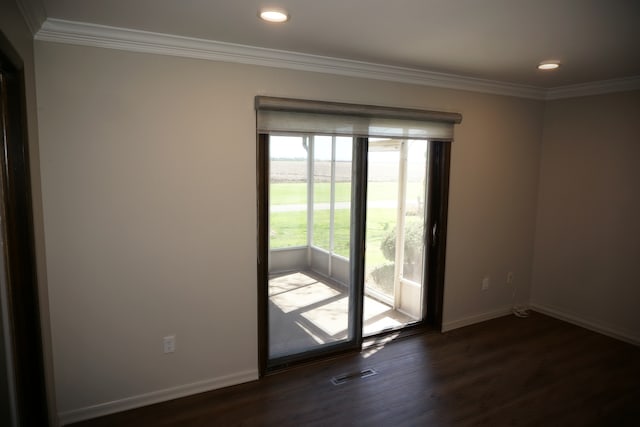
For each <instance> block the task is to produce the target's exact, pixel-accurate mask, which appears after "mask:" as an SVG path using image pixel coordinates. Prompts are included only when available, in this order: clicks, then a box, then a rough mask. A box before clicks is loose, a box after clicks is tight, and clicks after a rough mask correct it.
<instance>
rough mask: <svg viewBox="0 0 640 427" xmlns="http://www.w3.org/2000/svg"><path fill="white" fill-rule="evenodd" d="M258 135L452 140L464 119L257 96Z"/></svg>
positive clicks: (366, 106) (433, 112)
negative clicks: (458, 125) (457, 126)
mask: <svg viewBox="0 0 640 427" xmlns="http://www.w3.org/2000/svg"><path fill="white" fill-rule="evenodd" d="M255 108H256V112H257V130H258V133H281V134H320V135H339V136H356V137H369V138H402V139H438V140H452V139H453V125H454V124H458V123H460V122H461V121H462V115H460V114H458V113H448V112H439V111H429V110H419V109H410V108H394V107H383V106H377V105H359V104H346V103H339V102H327V101H308V100H302V99H291V98H275V97H269V96H256V98H255Z"/></svg>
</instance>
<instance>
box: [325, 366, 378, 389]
mask: <svg viewBox="0 0 640 427" xmlns="http://www.w3.org/2000/svg"><path fill="white" fill-rule="evenodd" d="M377 374H378V373H377V372H376V370H375V369H371V368H367V369H363V370H362V371H360V372H352V373H350V374H342V375H338V376H335V377H333V378H331V383H332V384H333V385H340V384H344V383H346V382H349V381H352V380H356V379H358V378H367V377H370V376H372V375H377Z"/></svg>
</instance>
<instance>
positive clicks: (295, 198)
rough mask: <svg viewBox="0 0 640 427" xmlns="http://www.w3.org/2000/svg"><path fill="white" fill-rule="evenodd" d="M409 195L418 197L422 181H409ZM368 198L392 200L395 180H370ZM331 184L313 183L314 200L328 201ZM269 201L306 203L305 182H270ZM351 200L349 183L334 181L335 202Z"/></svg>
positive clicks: (278, 203) (394, 194)
mask: <svg viewBox="0 0 640 427" xmlns="http://www.w3.org/2000/svg"><path fill="white" fill-rule="evenodd" d="M407 185H408V187H409V188H408V192H407V194H408V195H411V196H409V197H418V195H419V194H421V189H422V183H420V182H409V183H408V184H407ZM367 187H368V188H367V192H368V199H369V200H372V201H377V200H394V199H395V198H396V196H397V192H398V184H397V183H395V182H370V183H369V184H368V186H367ZM330 191H331V186H330V184H329V183H328V182H319V183H316V184H314V189H313V192H314V198H315V200H316V201H321V202H328V201H329V200H330ZM269 199H270V200H269V201H270V203H271V204H272V205H302V204H305V203H307V184H306V183H305V182H285V183H275V184H271V186H270V188H269ZM350 200H351V183H350V182H336V202H348V201H350Z"/></svg>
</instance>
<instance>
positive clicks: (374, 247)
mask: <svg viewBox="0 0 640 427" xmlns="http://www.w3.org/2000/svg"><path fill="white" fill-rule="evenodd" d="M350 212H351V211H350V210H349V209H336V210H335V224H334V230H335V233H334V250H335V252H336V253H337V254H338V255H342V256H344V257H346V258H348V257H349V247H350V239H351V232H350V231H351V230H350ZM314 218H315V221H314V227H313V237H314V241H313V244H314V245H315V246H318V247H321V248H323V249H328V248H329V210H321V211H317V212H315V216H314ZM395 222H396V211H395V209H389V208H377V209H369V210H368V211H367V224H368V226H367V265H379V264H381V263H384V262H385V259H384V256H383V255H382V251H381V250H380V242H382V239H383V238H384V236H386V234H387V233H388V232H389V231H391V230H392V229H393V227H394V224H395ZM306 244H307V213H306V212H305V211H294V212H273V213H272V214H271V248H274V249H275V248H287V247H292V246H306Z"/></svg>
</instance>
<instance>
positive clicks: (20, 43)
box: [0, 1, 57, 425]
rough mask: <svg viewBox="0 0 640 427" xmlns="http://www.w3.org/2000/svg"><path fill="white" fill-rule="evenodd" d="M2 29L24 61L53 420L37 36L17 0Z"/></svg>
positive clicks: (7, 6)
mask: <svg viewBox="0 0 640 427" xmlns="http://www.w3.org/2000/svg"><path fill="white" fill-rule="evenodd" d="M0 30H1V31H2V32H3V33H4V35H5V37H7V39H9V41H10V42H11V44H12V46H13V48H14V49H15V50H16V51H17V52H18V54H19V55H20V57H21V59H22V61H23V65H24V81H25V95H26V113H27V132H28V140H29V145H28V149H29V159H30V168H31V170H30V172H31V194H32V205H33V221H34V234H35V252H36V268H37V271H36V274H37V279H38V288H39V289H38V290H39V304H40V315H41V316H40V318H41V319H40V320H41V326H42V340H43V352H44V358H45V360H44V368H45V374H46V380H47V381H46V382H47V397H48V400H49V410H50V422H51V423H52V424H54V425H55V423H57V421H56V419H57V415H56V412H55V406H56V405H55V396H54V390H53V364H52V361H51V357H52V356H51V343H50V339H51V335H50V331H49V301H48V295H47V274H46V263H45V244H44V230H43V222H42V197H41V187H40V158H39V149H38V120H37V110H36V108H37V107H36V93H35V90H36V84H35V75H34V72H35V66H34V52H33V50H34V49H33V37H32V35H31V32H30V30H29V28H28V27H27V24H26V22H25V20H24V18H23V16H22V14H21V13H20V11H19V10H18V7H17V5H16V3H15V2H14V1H0Z"/></svg>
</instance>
